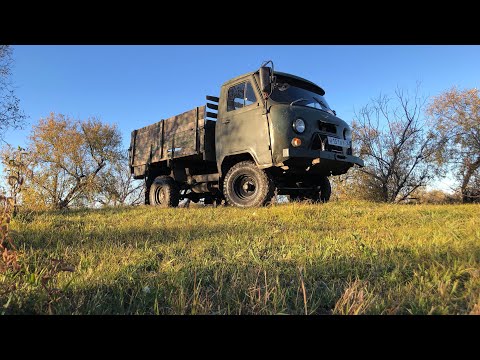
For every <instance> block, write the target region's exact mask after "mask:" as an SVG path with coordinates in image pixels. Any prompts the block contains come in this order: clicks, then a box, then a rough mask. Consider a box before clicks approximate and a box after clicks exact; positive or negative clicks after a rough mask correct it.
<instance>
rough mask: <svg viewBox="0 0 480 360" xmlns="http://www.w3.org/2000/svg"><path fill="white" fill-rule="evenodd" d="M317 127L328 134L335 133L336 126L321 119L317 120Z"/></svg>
mask: <svg viewBox="0 0 480 360" xmlns="http://www.w3.org/2000/svg"><path fill="white" fill-rule="evenodd" d="M318 129H319V130H320V131H322V132H326V133H330V134H336V133H337V127H336V126H335V124H330V123H327V122H325V121H322V120H318Z"/></svg>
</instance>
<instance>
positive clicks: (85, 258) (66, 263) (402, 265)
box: [0, 202, 480, 314]
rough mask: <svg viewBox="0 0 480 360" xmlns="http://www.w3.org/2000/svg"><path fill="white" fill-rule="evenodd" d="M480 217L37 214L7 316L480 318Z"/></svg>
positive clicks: (7, 285)
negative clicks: (282, 315)
mask: <svg viewBox="0 0 480 360" xmlns="http://www.w3.org/2000/svg"><path fill="white" fill-rule="evenodd" d="M479 214H480V205H458V206H457V205H455V206H454V205H435V206H434V205H423V206H417V205H380V204H374V203H368V202H332V203H329V204H325V205H311V204H301V203H293V204H284V205H277V206H273V207H270V208H259V209H249V210H244V209H236V208H229V207H219V208H211V207H205V208H190V209H156V208H151V207H146V206H141V207H136V208H123V209H120V208H109V209H101V210H81V211H70V212H66V213H61V212H48V213H42V214H35V215H32V214H30V215H27V214H24V215H21V216H19V217H17V218H16V219H15V221H14V222H13V224H12V228H13V230H14V231H15V233H14V234H13V235H14V240H15V243H16V244H17V246H18V248H19V251H20V258H19V263H20V265H21V269H20V271H18V272H8V273H7V274H0V284H3V289H4V291H3V292H0V304H1V305H2V307H0V313H1V312H3V313H6V314H12V313H28V314H32V313H34V314H38V313H53V314H305V313H307V314H469V313H476V314H480V216H479ZM14 285H15V287H13V286H14ZM5 289H6V290H5ZM0 290H1V288H0Z"/></svg>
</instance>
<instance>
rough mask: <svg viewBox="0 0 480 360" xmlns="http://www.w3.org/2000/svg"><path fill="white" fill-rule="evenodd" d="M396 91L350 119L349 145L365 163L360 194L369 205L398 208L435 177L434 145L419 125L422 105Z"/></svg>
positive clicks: (365, 107)
mask: <svg viewBox="0 0 480 360" xmlns="http://www.w3.org/2000/svg"><path fill="white" fill-rule="evenodd" d="M418 89H419V87H418V86H417V88H416V89H415V93H414V95H413V96H409V94H408V92H405V91H403V90H400V89H398V88H397V90H396V91H395V97H393V98H390V97H388V96H385V95H380V96H379V97H378V98H376V99H374V100H372V101H371V103H369V104H368V105H366V106H364V107H363V108H361V109H360V111H359V112H358V114H357V113H355V116H356V120H354V122H353V128H354V144H355V146H356V148H357V151H358V153H359V154H360V157H362V158H363V159H364V160H365V164H366V166H365V168H362V169H361V170H360V171H361V173H363V174H364V175H366V176H365V177H364V179H363V181H362V183H363V191H365V192H367V193H368V194H369V197H370V198H372V199H374V200H380V201H384V202H401V201H405V200H408V198H409V196H410V195H411V194H412V193H413V192H414V191H415V190H416V189H418V188H420V187H422V186H425V185H426V184H427V182H428V181H429V180H431V179H432V178H433V177H435V176H436V175H437V170H438V168H437V167H436V166H435V165H434V163H433V162H432V159H433V154H434V147H435V144H434V139H433V137H432V135H431V134H430V133H429V132H428V130H427V128H426V126H425V121H423V118H422V115H423V109H424V106H425V102H426V101H425V99H424V98H421V97H420V96H419V95H418Z"/></svg>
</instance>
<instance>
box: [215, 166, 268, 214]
mask: <svg viewBox="0 0 480 360" xmlns="http://www.w3.org/2000/svg"><path fill="white" fill-rule="evenodd" d="M223 193H224V196H225V200H226V202H227V204H228V205H231V206H237V207H242V208H249V207H257V206H263V205H266V204H268V203H269V202H270V201H271V200H272V198H273V196H274V193H275V184H274V182H273V180H272V178H271V177H270V175H269V174H268V173H267V172H266V171H265V170H262V169H259V168H258V167H257V165H255V163H254V162H253V161H242V162H239V163H238V164H235V165H234V166H232V167H231V168H230V170H228V172H227V174H226V175H225V179H224V181H223Z"/></svg>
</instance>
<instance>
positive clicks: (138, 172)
mask: <svg viewBox="0 0 480 360" xmlns="http://www.w3.org/2000/svg"><path fill="white" fill-rule="evenodd" d="M324 95H325V91H324V90H323V89H322V88H321V87H320V86H318V85H316V84H314V83H313V82H311V81H308V80H306V79H303V78H300V77H298V76H295V75H291V74H286V73H281V72H277V71H274V66H273V63H272V62H271V61H269V62H266V63H264V64H262V66H261V67H260V68H259V69H258V70H256V71H254V72H250V73H248V74H244V75H241V76H238V77H236V78H234V79H231V80H229V81H227V82H226V83H224V84H223V85H222V87H221V89H220V96H219V97H216V96H207V97H206V99H207V103H206V105H205V106H200V107H196V108H194V109H192V110H190V111H187V112H185V113H183V114H180V115H176V116H173V117H170V118H168V119H164V120H161V121H159V122H157V123H154V124H152V125H149V126H146V127H143V128H141V129H138V130H134V131H133V132H132V135H131V144H130V148H129V165H130V170H131V172H132V174H133V176H134V178H135V179H144V180H145V186H146V188H145V190H146V191H145V204H150V205H155V206H161V207H176V206H178V204H179V202H180V201H181V200H183V199H189V200H190V201H193V202H198V201H200V200H202V199H203V201H204V203H205V204H219V203H222V202H223V201H225V202H226V204H228V205H233V206H238V207H254V206H262V205H265V204H268V203H269V202H271V201H272V199H273V198H274V196H275V195H288V196H289V197H290V199H293V200H304V199H309V200H312V201H314V202H327V201H328V200H329V199H330V195H331V186H330V181H329V179H328V177H329V176H332V175H340V174H344V173H346V172H347V171H348V169H349V168H351V167H352V166H354V164H356V165H358V166H360V167H362V166H363V165H364V164H363V160H361V159H360V158H358V157H356V156H353V154H352V141H351V138H352V133H351V129H350V127H349V126H348V124H347V123H346V122H345V121H343V120H341V119H340V118H338V117H337V116H336V113H335V111H334V110H332V109H331V108H330V107H329V105H328V103H327V101H326V100H325V97H324Z"/></svg>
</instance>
